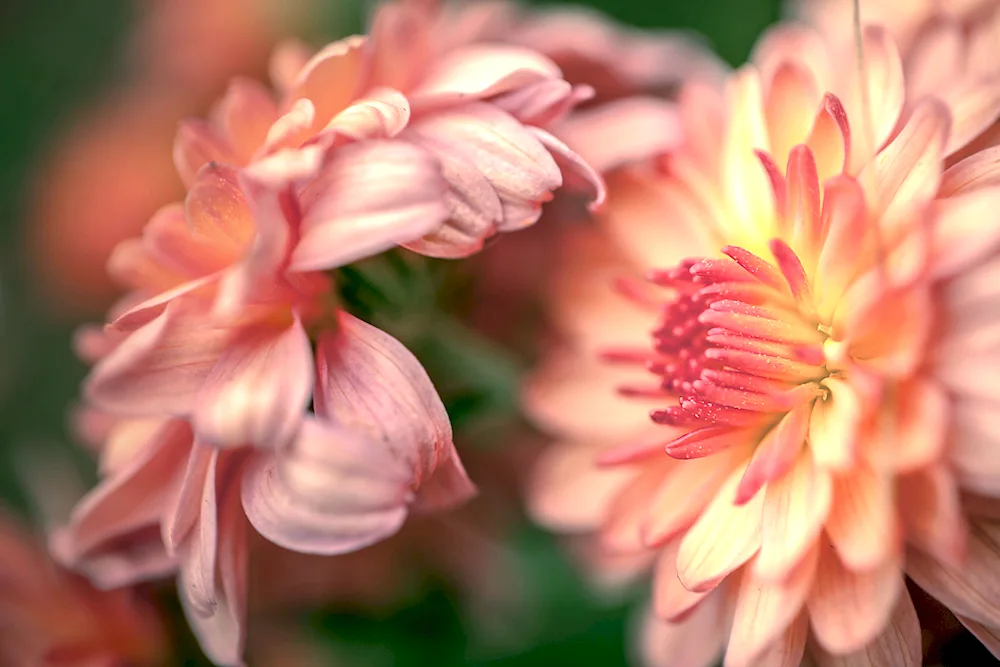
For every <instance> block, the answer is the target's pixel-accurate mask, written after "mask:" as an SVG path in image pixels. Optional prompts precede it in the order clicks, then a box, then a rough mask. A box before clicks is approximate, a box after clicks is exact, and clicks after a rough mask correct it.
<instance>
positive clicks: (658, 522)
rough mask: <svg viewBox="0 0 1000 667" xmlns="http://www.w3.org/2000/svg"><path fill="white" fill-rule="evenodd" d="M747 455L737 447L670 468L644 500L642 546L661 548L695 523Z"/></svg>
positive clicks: (640, 527) (742, 448) (641, 531)
mask: <svg viewBox="0 0 1000 667" xmlns="http://www.w3.org/2000/svg"><path fill="white" fill-rule="evenodd" d="M747 453H748V452H747V448H746V447H745V446H743V447H741V446H736V447H731V448H729V449H726V450H724V451H722V452H719V453H717V454H714V455H712V456H706V457H704V458H701V459H693V460H690V461H683V462H680V463H678V464H675V465H673V466H672V467H670V468H669V469H668V471H667V472H666V474H665V476H664V477H663V478H662V480H661V481H660V483H659V484H658V486H657V488H656V489H655V490H654V491H653V492H652V493H651V494H649V496H648V497H647V498H646V502H647V506H648V508H647V509H646V511H645V514H644V516H643V517H641V523H640V525H639V532H640V536H641V538H642V539H641V541H642V543H643V544H645V545H646V546H648V547H657V546H660V545H661V544H663V543H664V542H666V541H668V540H671V539H673V538H674V537H676V536H677V535H678V534H679V533H680V532H681V531H683V530H685V529H686V528H687V527H688V526H690V525H691V524H692V523H694V521H695V519H697V518H698V515H699V514H701V512H702V510H703V509H704V508H705V506H706V505H707V504H708V503H709V502H710V501H711V499H712V497H713V496H714V495H715V493H716V492H717V491H718V488H719V486H720V485H721V484H722V482H724V481H725V480H726V478H727V477H729V475H730V474H731V473H732V472H733V470H734V469H735V468H736V467H737V466H738V465H740V464H742V463H744V462H745V461H746V458H747ZM627 492H628V491H626V493H627Z"/></svg>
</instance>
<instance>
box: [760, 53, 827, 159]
mask: <svg viewBox="0 0 1000 667" xmlns="http://www.w3.org/2000/svg"><path fill="white" fill-rule="evenodd" d="M820 99H821V92H820V90H819V87H818V85H817V81H816V80H815V78H814V77H813V75H812V74H811V73H810V72H809V70H808V69H806V68H805V67H804V66H803V65H802V64H800V63H798V62H794V61H788V60H786V61H783V62H782V63H781V64H780V65H778V67H777V69H776V70H775V71H774V74H773V75H772V78H771V81H770V89H769V90H768V91H767V96H766V100H765V104H766V107H765V110H764V112H765V115H766V119H767V130H768V136H769V137H770V139H771V142H770V147H771V151H770V153H771V155H772V156H773V157H774V160H775V161H776V162H777V163H778V164H784V163H785V162H787V161H788V154H789V152H790V151H791V150H792V146H795V145H796V144H800V143H802V139H803V137H806V136H808V135H809V129H810V127H811V126H812V123H813V118H812V117H811V114H809V113H803V112H804V111H805V110H807V109H815V108H816V107H817V106H818V105H819V103H820ZM760 148H765V146H760Z"/></svg>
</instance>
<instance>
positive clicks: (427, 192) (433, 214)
mask: <svg viewBox="0 0 1000 667" xmlns="http://www.w3.org/2000/svg"><path fill="white" fill-rule="evenodd" d="M444 192H445V183H444V181H443V180H442V178H441V174H440V172H439V171H438V166H437V163H436V160H434V158H433V156H431V155H430V154H429V153H428V152H426V151H424V150H421V149H419V148H417V147H416V146H413V145H410V144H407V143H403V142H398V141H375V140H373V141H366V142H363V143H360V144H354V145H350V146H345V147H343V148H341V149H339V150H338V151H337V153H336V156H335V157H334V159H333V161H332V162H331V163H330V164H329V165H327V166H326V168H325V169H324V170H323V173H322V175H321V176H320V178H319V179H318V180H317V181H316V182H314V183H313V184H312V185H311V186H310V189H309V191H308V192H307V193H306V194H305V195H304V196H303V200H302V207H303V217H302V237H301V239H300V240H299V243H298V245H297V246H296V248H295V250H294V252H293V253H292V263H291V268H292V269H293V270H295V271H313V270H319V269H328V268H333V267H336V266H341V265H343V264H347V263H349V262H353V261H356V260H358V259H361V258H362V257H366V256H368V255H372V254H375V253H378V252H382V251H383V250H386V249H388V248H391V247H393V246H394V245H396V244H399V243H405V242H408V241H413V240H415V239H417V238H419V237H420V236H423V235H424V234H427V233H429V232H431V231H433V230H434V229H436V228H437V227H438V226H439V225H440V224H441V223H442V222H443V221H444V220H445V219H446V216H447V209H446V204H445V201H444Z"/></svg>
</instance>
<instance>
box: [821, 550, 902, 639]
mask: <svg viewBox="0 0 1000 667" xmlns="http://www.w3.org/2000/svg"><path fill="white" fill-rule="evenodd" d="M901 597H903V598H907V599H908V598H909V594H908V593H907V592H906V589H905V587H904V585H903V572H902V570H901V569H900V566H899V563H898V562H897V561H896V560H892V561H888V562H886V563H883V564H882V565H879V566H878V567H876V568H874V569H871V570H866V571H864V572H851V571H849V570H847V569H846V568H845V567H844V564H843V563H842V562H841V560H840V558H838V557H837V552H836V551H835V550H834V549H833V547H832V546H831V545H829V544H828V543H822V544H821V545H820V562H819V567H818V568H817V571H816V579H815V582H814V584H813V588H812V591H811V592H810V594H809V620H810V623H811V627H812V631H813V635H814V636H815V637H816V639H817V641H818V642H819V644H820V645H821V646H822V647H823V648H824V649H826V650H828V651H830V652H831V653H837V654H842V653H851V652H854V651H858V650H860V649H862V648H864V646H865V644H868V643H869V642H871V641H873V640H874V639H875V638H876V637H878V636H879V634H880V633H881V632H882V631H883V630H884V629H885V627H886V623H887V622H889V620H890V619H891V617H892V613H893V608H894V607H896V606H897V604H898V600H899V599H900V598H901Z"/></svg>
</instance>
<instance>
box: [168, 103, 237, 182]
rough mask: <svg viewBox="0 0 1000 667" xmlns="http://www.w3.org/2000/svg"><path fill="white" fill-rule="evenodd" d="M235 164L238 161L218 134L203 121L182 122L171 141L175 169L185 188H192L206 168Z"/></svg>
mask: <svg viewBox="0 0 1000 667" xmlns="http://www.w3.org/2000/svg"><path fill="white" fill-rule="evenodd" d="M210 162H216V163H220V164H236V163H237V158H236V156H235V155H234V154H233V150H232V148H231V147H230V146H229V144H228V143H227V142H226V141H225V140H224V139H223V138H222V137H220V136H219V134H218V132H216V130H215V129H214V128H213V127H212V126H211V125H209V124H208V123H206V122H205V121H202V120H183V121H181V123H180V125H179V127H178V128H177V137H176V138H175V139H174V167H175V168H176V169H177V173H178V174H180V177H181V180H182V181H184V185H185V186H186V187H189V188H190V187H191V186H192V185H194V183H195V181H196V180H197V177H198V172H199V171H200V170H201V168H202V167H204V166H205V165H206V164H208V163H210Z"/></svg>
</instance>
